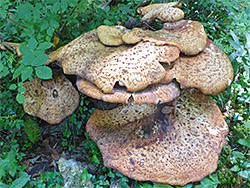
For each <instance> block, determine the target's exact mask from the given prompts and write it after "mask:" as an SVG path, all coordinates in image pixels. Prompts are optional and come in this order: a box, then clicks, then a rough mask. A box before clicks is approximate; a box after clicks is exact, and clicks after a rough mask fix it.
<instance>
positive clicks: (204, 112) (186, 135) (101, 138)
mask: <svg viewBox="0 0 250 188" xmlns="http://www.w3.org/2000/svg"><path fill="white" fill-rule="evenodd" d="M86 129H87V133H88V134H89V136H90V138H91V139H93V140H94V141H95V142H96V143H97V145H98V147H99V148H100V150H101V153H102V156H103V161H104V165H105V166H106V167H109V168H113V169H115V170H118V171H119V172H120V173H122V174H124V175H126V176H128V177H129V178H132V179H135V180H139V181H147V180H150V181H153V182H156V183H163V184H173V185H181V186H183V185H185V184H187V183H189V182H194V181H201V180H202V179H203V178H204V177H205V176H207V175H208V174H210V173H212V172H214V171H215V170H216V167H217V162H218V156H219V154H220V152H221V149H222V147H223V145H224V143H225V136H226V135H227V133H228V127H227V124H226V123H225V121H224V119H223V116H222V114H221V112H220V110H219V108H218V107H217V106H216V104H215V103H214V101H213V100H212V99H210V98H209V97H207V96H205V95H203V94H201V93H199V92H197V91H196V90H187V91H185V92H184V93H183V94H182V95H181V96H180V97H178V98H177V99H176V100H174V101H173V102H170V103H167V104H163V105H146V104H143V105H131V104H130V105H124V106H120V107H117V108H115V109H113V110H106V111H101V110H95V111H94V112H93V114H92V115H91V117H90V119H89V121H88V123H87V127H86Z"/></svg>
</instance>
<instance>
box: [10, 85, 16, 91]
mask: <svg viewBox="0 0 250 188" xmlns="http://www.w3.org/2000/svg"><path fill="white" fill-rule="evenodd" d="M16 88H17V86H16V84H11V85H10V86H9V89H10V90H15V89H16Z"/></svg>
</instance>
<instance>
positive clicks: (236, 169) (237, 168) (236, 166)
mask: <svg viewBox="0 0 250 188" xmlns="http://www.w3.org/2000/svg"><path fill="white" fill-rule="evenodd" d="M230 170H231V171H233V172H238V171H239V170H240V167H239V166H238V165H234V166H233V167H232V168H230Z"/></svg>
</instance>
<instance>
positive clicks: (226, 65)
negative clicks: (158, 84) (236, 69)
mask: <svg viewBox="0 0 250 188" xmlns="http://www.w3.org/2000/svg"><path fill="white" fill-rule="evenodd" d="M233 77H234V73H233V67H232V64H231V62H230V60H229V59H228V57H227V55H226V54H225V53H224V52H223V51H222V50H221V49H220V48H219V47H218V46H217V45H216V44H215V43H213V42H212V41H211V40H208V42H207V46H206V48H205V50H204V51H203V52H201V53H200V54H198V55H196V56H191V57H188V56H184V57H180V58H179V59H178V60H176V61H175V62H174V64H173V68H172V69H170V70H168V71H167V74H166V76H165V78H164V79H163V80H162V83H165V84H166V83H170V82H171V81H172V80H173V79H174V78H175V79H176V81H177V82H179V83H180V87H181V89H187V88H197V89H199V90H200V91H201V92H202V93H204V94H206V95H217V94H219V93H220V92H222V91H223V90H224V89H226V88H227V87H228V86H229V85H230V84H231V82H232V81H233Z"/></svg>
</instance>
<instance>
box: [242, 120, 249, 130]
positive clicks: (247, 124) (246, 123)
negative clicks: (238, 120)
mask: <svg viewBox="0 0 250 188" xmlns="http://www.w3.org/2000/svg"><path fill="white" fill-rule="evenodd" d="M243 123H244V124H245V125H246V126H247V127H248V128H249V129H250V123H248V122H246V121H243Z"/></svg>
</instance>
